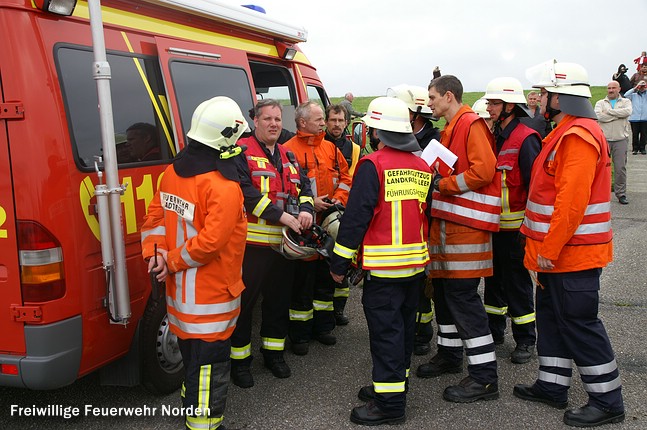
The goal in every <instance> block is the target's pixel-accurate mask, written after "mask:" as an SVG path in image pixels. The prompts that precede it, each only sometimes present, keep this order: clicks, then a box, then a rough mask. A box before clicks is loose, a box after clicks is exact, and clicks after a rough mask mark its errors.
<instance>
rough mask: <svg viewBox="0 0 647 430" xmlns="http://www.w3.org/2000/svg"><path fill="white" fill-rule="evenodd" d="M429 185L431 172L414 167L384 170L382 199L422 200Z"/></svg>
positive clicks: (390, 200) (388, 200)
mask: <svg viewBox="0 0 647 430" xmlns="http://www.w3.org/2000/svg"><path fill="white" fill-rule="evenodd" d="M430 185H431V173H428V172H421V171H420V170H414V169H391V170H385V171H384V200H385V201H387V202H393V201H397V200H413V199H415V200H418V201H421V202H424V201H425V199H426V198H427V193H428V192H429V186H430Z"/></svg>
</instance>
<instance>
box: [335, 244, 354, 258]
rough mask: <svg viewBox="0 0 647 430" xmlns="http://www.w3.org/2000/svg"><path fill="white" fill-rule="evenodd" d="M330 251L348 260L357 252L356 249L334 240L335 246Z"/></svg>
mask: <svg viewBox="0 0 647 430" xmlns="http://www.w3.org/2000/svg"><path fill="white" fill-rule="evenodd" d="M332 252H333V253H335V254H337V255H339V256H340V257H342V258H346V259H348V260H350V259H352V258H353V256H354V255H355V253H357V249H350V248H346V247H345V246H343V245H340V244H339V243H337V242H335V247H334V248H333V250H332Z"/></svg>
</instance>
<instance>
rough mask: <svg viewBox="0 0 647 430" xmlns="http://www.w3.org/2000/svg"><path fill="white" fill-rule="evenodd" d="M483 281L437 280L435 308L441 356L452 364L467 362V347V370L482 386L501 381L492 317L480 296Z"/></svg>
mask: <svg viewBox="0 0 647 430" xmlns="http://www.w3.org/2000/svg"><path fill="white" fill-rule="evenodd" d="M480 281H481V278H466V279H453V278H452V279H448V278H444V279H441V278H436V279H433V280H432V282H433V284H434V305H435V307H436V322H437V323H438V353H439V354H441V356H442V357H443V358H445V359H447V360H448V361H450V362H452V363H454V364H457V365H460V364H462V363H463V346H464V347H465V355H466V356H467V371H468V373H469V375H470V376H471V377H472V378H473V379H474V380H475V381H476V382H478V383H479V384H483V385H487V384H493V383H495V382H497V380H498V376H497V369H496V354H495V353H494V341H493V339H492V335H491V334H490V328H489V326H488V317H487V314H486V313H485V309H484V307H483V302H482V301H481V296H479V293H478V285H479V282H480Z"/></svg>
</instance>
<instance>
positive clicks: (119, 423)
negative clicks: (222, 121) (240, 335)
mask: <svg viewBox="0 0 647 430" xmlns="http://www.w3.org/2000/svg"><path fill="white" fill-rule="evenodd" d="M629 157H630V158H629V180H628V181H629V185H628V198H629V200H630V204H629V205H627V206H622V205H620V204H618V203H617V201H615V199H614V200H613V204H612V210H613V228H614V231H615V239H614V242H615V251H614V255H615V261H614V262H613V263H612V264H611V265H610V266H609V267H608V268H607V269H606V270H605V271H604V272H603V276H602V291H601V303H600V317H601V318H602V320H603V321H604V322H605V324H606V327H607V330H608V332H609V335H610V337H611V340H612V343H613V346H614V348H615V352H616V355H617V361H618V365H619V367H620V372H621V377H622V379H623V383H624V385H623V393H624V396H625V404H626V408H627V419H626V421H625V422H624V423H623V424H620V425H617V426H616V427H614V428H617V429H624V430H629V429H645V428H647V367H646V363H647V352H646V350H645V346H646V345H647V330H646V328H647V265H646V262H645V251H646V250H647V156H641V155H635V156H634V155H629ZM360 294H361V291H359V290H353V291H352V292H351V300H350V302H349V314H350V317H351V323H350V325H348V326H346V327H340V328H338V329H337V330H336V334H337V337H338V344H337V345H336V346H334V347H324V346H323V345H319V344H313V345H312V346H311V350H310V354H309V355H308V356H305V357H297V356H295V355H292V354H291V353H288V354H287V356H286V358H287V361H288V362H289V364H290V366H291V367H292V371H293V376H292V377H291V378H289V379H286V380H278V379H275V378H273V377H272V376H271V374H270V373H269V371H268V370H266V369H264V368H263V366H262V363H261V360H257V361H255V362H254V366H253V373H254V378H255V380H256V386H255V387H253V388H251V389H247V390H243V389H240V388H238V387H235V386H232V387H231V389H230V392H229V394H230V395H229V399H228V408H227V412H226V421H225V422H226V425H227V427H228V428H234V429H275V428H281V429H345V428H355V429H357V428H360V427H358V426H356V425H354V424H352V423H350V421H349V419H348V417H349V413H350V410H351V408H352V407H353V406H357V405H360V404H361V402H360V401H359V400H357V398H356V394H357V390H358V389H359V388H360V387H361V386H362V385H365V384H367V383H369V381H370V380H371V361H370V355H369V351H368V334H367V329H366V323H365V320H364V317H363V314H362V311H361V306H360V304H359V299H360ZM434 340H435V338H434ZM258 344H259V343H258V339H255V345H256V346H255V348H256V347H257V346H258ZM513 348H514V342H513V340H512V338H511V336H510V335H509V334H508V335H507V338H506V342H505V344H504V345H502V346H500V347H498V348H497V356H498V366H499V378H500V379H499V387H500V392H501V397H500V399H499V400H495V401H489V402H478V403H475V404H469V405H461V404H454V403H448V402H446V401H444V400H443V399H442V391H443V389H444V388H445V387H446V386H447V385H450V384H453V383H456V382H457V381H458V380H460V379H461V378H462V376H461V375H449V376H443V377H440V378H437V379H430V380H423V379H419V378H416V377H412V378H411V384H410V392H409V395H408V408H407V422H406V424H404V425H402V426H400V427H399V428H401V429H422V428H429V429H433V428H443V429H448V430H450V429H468V428H498V429H515V430H518V429H536V428H542V429H565V428H568V427H567V426H565V425H564V424H562V411H558V410H555V409H552V408H550V407H548V406H545V405H541V404H534V403H529V402H524V401H521V400H519V399H517V398H515V397H514V396H513V395H512V387H513V386H514V384H515V383H520V382H524V383H530V382H532V381H533V380H534V378H535V377H536V372H537V360H536V358H535V359H533V360H532V361H531V362H530V363H528V364H526V365H521V366H520V365H513V364H511V363H510V361H509V359H508V357H509V354H510V352H511V351H512V349H513ZM257 355H258V354H257ZM426 359H427V358H425V357H414V363H413V366H412V368H413V369H415V367H417V365H419V364H421V363H423V362H425V361H426ZM574 376H575V377H574V386H573V387H572V389H571V395H570V402H571V405H574V406H579V405H581V404H583V403H584V402H585V401H586V396H585V394H584V391H583V390H582V387H581V384H580V382H579V380H578V378H577V375H574ZM10 404H19V405H21V406H28V405H38V406H47V405H50V404H58V405H63V406H83V405H86V404H93V405H95V406H104V407H105V406H116V407H120V406H121V407H124V406H142V407H143V406H148V407H156V408H158V411H159V410H160V408H161V407H162V405H170V406H173V407H176V406H179V394H178V393H175V394H172V395H169V396H165V397H155V396H152V395H150V394H149V393H147V392H146V391H144V390H143V389H142V388H119V387H102V386H100V385H99V383H98V379H97V377H96V376H94V375H91V376H89V377H86V378H84V379H82V380H80V381H78V382H77V383H75V384H74V385H72V386H70V387H66V388H64V389H60V390H55V391H49V392H32V391H26V390H16V389H9V388H0V428H2V429H4V428H15V429H39V430H41V429H43V428H46V429H48V430H53V429H63V428H70V427H71V428H83V429H101V430H104V429H179V428H182V426H183V423H182V419H181V418H179V417H162V416H160V415H159V413H158V414H156V415H155V416H152V417H146V418H127V417H122V418H101V417H85V418H77V419H72V420H64V419H62V418H51V419H42V418H40V419H35V418H11V417H10V416H9V414H10V412H9V411H10V410H9V405H10Z"/></svg>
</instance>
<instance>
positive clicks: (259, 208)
mask: <svg viewBox="0 0 647 430" xmlns="http://www.w3.org/2000/svg"><path fill="white" fill-rule="evenodd" d="M270 203H272V200H270V199H269V198H268V197H267V196H263V197H261V199H260V200H259V202H258V203H257V204H256V206H255V207H254V210H253V211H252V214H253V215H254V216H256V217H260V216H261V214H262V213H263V211H264V210H265V208H266V207H268V206H269V205H270Z"/></svg>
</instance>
